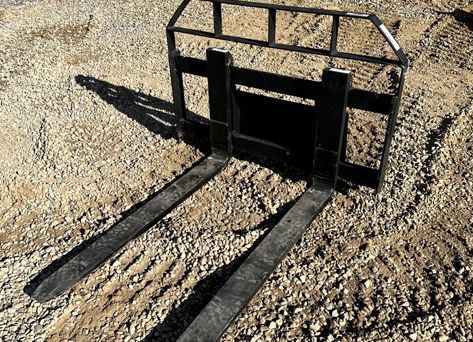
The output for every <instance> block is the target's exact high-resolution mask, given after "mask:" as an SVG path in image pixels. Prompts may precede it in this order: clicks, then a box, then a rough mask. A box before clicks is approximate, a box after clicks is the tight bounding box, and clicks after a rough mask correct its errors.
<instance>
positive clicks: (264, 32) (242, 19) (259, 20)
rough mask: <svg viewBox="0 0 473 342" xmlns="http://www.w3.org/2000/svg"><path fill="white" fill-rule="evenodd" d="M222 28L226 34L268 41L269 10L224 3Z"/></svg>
mask: <svg viewBox="0 0 473 342" xmlns="http://www.w3.org/2000/svg"><path fill="white" fill-rule="evenodd" d="M222 30H223V31H222V32H223V34H224V35H229V36H236V37H242V38H248V39H256V40H262V41H266V40H267V38H268V10H266V9H262V8H251V7H243V6H232V5H225V4H222Z"/></svg>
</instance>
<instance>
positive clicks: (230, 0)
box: [167, 0, 409, 69]
mask: <svg viewBox="0 0 473 342" xmlns="http://www.w3.org/2000/svg"><path fill="white" fill-rule="evenodd" d="M201 1H205V2H211V3H214V4H228V5H235V6H242V7H253V8H263V9H267V10H269V11H277V10H279V11H290V12H299V13H310V14H318V15H328V16H332V17H333V18H334V20H335V18H339V17H349V18H355V19H367V20H368V21H369V22H370V23H371V24H372V25H374V26H375V27H376V28H377V30H378V31H379V33H380V34H381V35H382V36H383V38H384V40H385V41H386V42H387V43H388V44H389V46H390V47H391V48H392V50H393V51H394V53H395V54H396V56H397V58H398V60H393V59H388V58H380V57H376V56H368V55H359V54H352V53H342V52H337V51H335V50H336V48H335V49H331V51H328V50H323V49H314V48H307V47H301V46H296V45H288V44H278V43H275V42H273V41H261V40H255V39H248V38H243V37H238V36H232V35H224V34H221V32H208V31H202V30H194V29H191V28H182V27H176V26H175V24H176V22H177V20H178V19H179V17H180V15H181V14H182V12H183V11H184V9H185V8H186V6H187V5H188V3H189V2H190V0H184V1H183V2H182V3H181V5H180V6H179V7H178V9H177V10H176V12H175V13H174V15H173V16H172V18H171V20H170V21H169V23H168V25H167V30H168V32H172V33H174V32H181V33H187V34H192V35H197V36H204V37H209V38H214V39H220V40H227V41H234V42H237V43H243V44H249V45H256V46H263V47H269V48H276V49H281V50H287V51H298V52H302V53H309V54H314V55H322V56H330V57H336V58H344V59H350V60H358V61H362V62H368V63H377V64H390V65H397V66H400V67H402V68H404V69H407V68H408V67H409V61H408V59H407V56H406V55H405V53H404V51H403V50H402V49H401V47H400V46H399V44H398V43H397V41H396V39H395V38H394V37H393V36H392V35H391V33H390V32H389V31H388V29H387V28H386V26H384V25H383V23H382V22H381V20H380V19H379V18H378V17H377V16H376V15H374V14H365V13H355V12H343V11H336V10H326V9H320V8H309V7H297V6H287V5H279V4H269V3H261V2H253V1H241V0H201ZM214 15H215V13H214ZM214 19H215V18H214ZM219 20H221V17H220V19H219ZM220 25H221V22H220V24H219V26H220ZM273 25H275V23H274V22H273ZM269 29H270V28H268V30H269ZM272 29H273V30H274V29H275V26H274V27H273V28H272ZM214 30H215V28H214ZM333 34H334V33H333V32H332V37H331V40H333V39H334V38H333ZM335 36H336V34H335ZM335 39H336V38H335ZM334 46H336V41H335V45H334Z"/></svg>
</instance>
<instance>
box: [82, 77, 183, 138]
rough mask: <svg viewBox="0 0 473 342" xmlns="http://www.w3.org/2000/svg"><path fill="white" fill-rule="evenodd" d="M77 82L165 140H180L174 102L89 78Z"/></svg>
mask: <svg viewBox="0 0 473 342" xmlns="http://www.w3.org/2000/svg"><path fill="white" fill-rule="evenodd" d="M76 82H77V84H79V85H81V86H82V87H84V88H86V89H87V90H90V91H93V92H94V93H96V94H97V95H98V96H100V98H101V99H102V100H104V101H105V102H107V103H108V104H111V105H112V106H114V107H115V108H116V109H117V110H118V111H120V112H122V113H124V114H126V115H127V116H128V117H130V118H131V119H133V120H135V121H137V122H138V123H140V124H141V125H143V126H144V127H146V128H147V129H149V130H150V131H151V132H153V133H155V134H159V135H160V136H162V137H163V138H165V139H169V138H177V135H176V130H175V128H174V124H175V122H176V120H175V117H174V115H173V114H171V113H172V112H173V110H174V107H173V104H172V103H170V102H168V101H164V100H161V99H158V98H156V97H153V96H150V95H146V94H144V93H141V92H137V91H133V90H130V89H128V88H125V87H122V86H116V85H113V84H111V83H108V82H106V81H102V80H98V79H96V78H94V77H90V76H83V75H78V76H76Z"/></svg>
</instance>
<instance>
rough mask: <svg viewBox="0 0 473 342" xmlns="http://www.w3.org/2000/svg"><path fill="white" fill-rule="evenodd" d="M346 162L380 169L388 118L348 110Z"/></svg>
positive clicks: (356, 110) (357, 110) (361, 111)
mask: <svg viewBox="0 0 473 342" xmlns="http://www.w3.org/2000/svg"><path fill="white" fill-rule="evenodd" d="M347 114H348V118H349V119H348V133H347V149H346V160H347V161H348V162H351V163H355V164H358V165H363V166H368V167H372V168H376V169H378V168H379V167H380V166H381V156H382V153H383V146H384V137H385V132H386V129H387V123H388V117H387V116H386V115H380V114H377V113H372V112H367V111H363V110H359V109H352V108H348V110H347Z"/></svg>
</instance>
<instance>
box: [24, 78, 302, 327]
mask: <svg viewBox="0 0 473 342" xmlns="http://www.w3.org/2000/svg"><path fill="white" fill-rule="evenodd" d="M76 82H77V83H78V84H79V85H81V86H83V87H85V88H86V89H88V90H90V91H93V92H95V93H96V94H97V95H98V96H99V97H100V98H101V99H102V100H104V101H105V102H107V103H109V104H110V105H112V106H114V107H115V108H116V109H117V110H119V111H120V112H122V113H124V114H126V115H127V116H129V117H130V118H132V119H134V120H136V121H137V122H138V123H140V124H141V125H143V126H144V127H146V128H147V129H149V130H150V131H151V132H153V133H155V134H159V135H160V136H162V137H163V138H164V139H170V138H177V134H176V129H175V126H174V123H175V118H174V115H173V114H172V113H173V105H172V104H171V103H170V102H167V101H165V100H161V99H159V98H155V97H152V96H150V95H146V94H144V93H141V92H136V91H133V90H130V89H128V88H125V87H122V86H116V85H113V84H111V83H108V82H106V81H103V80H99V79H96V78H94V77H89V76H83V75H78V76H76ZM189 114H190V115H195V116H197V114H194V113H189ZM203 119H205V118H203ZM205 139H206V137H204V138H202V139H189V140H185V142H186V143H188V144H190V145H192V146H194V147H195V148H197V149H199V150H201V151H202V152H203V153H204V154H208V153H209V152H210V149H209V147H208V141H206V140H205ZM207 140H208V139H207ZM237 157H241V158H242V159H245V160H249V161H253V162H256V163H258V164H260V165H262V166H264V167H267V168H269V169H271V170H272V171H274V172H276V173H278V174H280V175H281V176H282V177H284V178H287V179H291V180H294V181H299V180H301V179H306V177H307V175H305V174H304V173H302V172H300V171H299V170H297V169H294V168H292V167H288V166H287V165H286V164H283V163H276V162H274V161H271V160H264V159H261V158H253V157H250V156H245V155H237ZM198 162H199V161H197V162H196V164H197V163H198ZM193 166H194V165H193ZM193 166H192V167H193ZM192 167H190V168H189V169H188V170H190V169H192ZM188 170H185V171H184V173H185V172H186V171H188ZM179 177H180V176H177V177H176V179H177V178H179ZM173 181H174V180H173ZM173 181H170V182H169V183H168V185H169V184H172V182H173ZM164 188H166V186H164V187H163V188H162V189H164ZM162 189H161V190H162ZM161 190H159V191H161ZM159 191H158V192H159ZM155 195H156V193H154V194H151V195H150V196H149V198H148V199H146V200H144V201H142V202H140V203H137V204H135V205H134V206H133V207H131V208H130V209H128V210H127V211H125V212H123V213H122V215H121V217H122V219H121V220H120V221H118V222H117V223H115V224H114V225H113V226H112V227H110V228H108V229H107V230H110V229H113V228H114V227H115V226H116V225H117V224H119V223H120V222H121V221H122V220H123V219H125V218H126V217H128V216H129V215H130V214H132V213H133V212H134V211H135V210H137V209H138V208H140V207H141V206H142V205H143V204H144V203H146V202H147V201H148V200H149V199H150V198H153V197H154V196H155ZM288 208H289V207H288ZM276 215H277V214H276ZM106 220H107V219H104V220H102V222H104V221H106ZM272 220H275V218H272V219H271V222H272ZM100 223H101V222H98V224H100ZM274 223H276V222H274ZM265 224H268V222H266V221H265V222H263V223H262V224H261V225H260V226H262V225H265ZM152 226H153V225H151V227H152ZM151 227H150V228H151ZM258 229H259V228H258ZM107 230H105V231H104V232H102V233H101V234H97V235H95V236H93V237H91V238H89V239H87V240H86V241H84V242H82V243H81V244H79V245H78V246H76V247H74V248H73V249H72V250H71V251H69V252H68V253H67V254H65V255H63V256H62V257H60V258H58V259H56V260H54V261H53V262H52V263H51V264H50V265H48V266H47V267H46V268H45V269H43V270H42V271H41V272H40V273H39V274H37V275H36V276H35V277H34V278H33V279H32V280H31V281H30V282H29V283H28V284H27V285H26V286H25V287H24V292H25V293H26V294H27V295H29V296H30V297H31V296H32V294H33V293H34V291H35V289H36V288H37V287H38V286H39V285H40V284H41V282H42V281H43V280H44V279H45V278H47V277H48V276H49V275H51V274H52V273H54V272H55V271H56V270H58V269H59V268H60V267H62V266H63V265H64V264H66V263H67V262H68V261H69V260H71V259H72V258H74V257H75V256H76V255H78V254H79V253H81V252H82V251H83V250H84V249H86V248H87V247H88V246H90V245H91V244H92V243H93V242H94V241H96V240H97V239H98V238H100V237H101V236H102V235H103V234H104V233H105V232H106V231H107ZM233 264H235V265H237V264H238V262H235V263H232V264H231V265H233ZM228 267H230V265H229V266H228ZM228 272H229V271H226V270H222V271H220V273H221V274H228ZM167 324H168V323H167Z"/></svg>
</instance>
